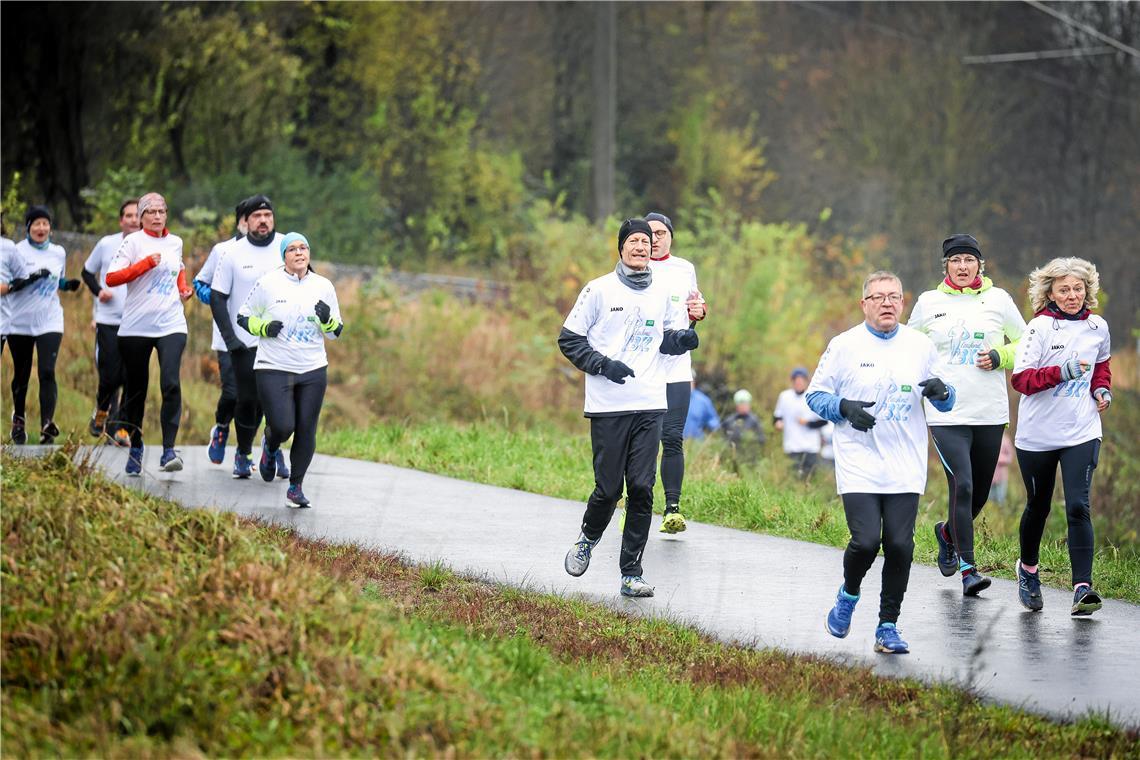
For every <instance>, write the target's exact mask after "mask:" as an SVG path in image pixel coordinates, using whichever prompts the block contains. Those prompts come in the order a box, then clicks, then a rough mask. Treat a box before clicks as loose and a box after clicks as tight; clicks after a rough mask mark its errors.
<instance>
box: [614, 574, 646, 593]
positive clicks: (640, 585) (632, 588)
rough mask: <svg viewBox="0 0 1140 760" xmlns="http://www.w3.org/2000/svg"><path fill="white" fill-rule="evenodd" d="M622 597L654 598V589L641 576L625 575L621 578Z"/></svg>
mask: <svg viewBox="0 0 1140 760" xmlns="http://www.w3.org/2000/svg"><path fill="white" fill-rule="evenodd" d="M621 595H622V596H653V587H652V586H650V585H649V584H648V583H646V582H645V579H644V578H642V577H641V576H640V575H623V576H622V577H621Z"/></svg>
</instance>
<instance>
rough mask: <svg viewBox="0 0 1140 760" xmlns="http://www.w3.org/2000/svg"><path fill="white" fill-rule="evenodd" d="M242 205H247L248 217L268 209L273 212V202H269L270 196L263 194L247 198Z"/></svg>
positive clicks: (246, 212)
mask: <svg viewBox="0 0 1140 760" xmlns="http://www.w3.org/2000/svg"><path fill="white" fill-rule="evenodd" d="M242 203H244V204H245V215H246V216H249V215H250V214H252V213H253V212H254V211H261V210H262V209H268V210H270V211H272V210H273V201H271V200H269V197H268V196H265V195H261V194H258V195H254V196H252V197H250V198H246V199H245V200H244V201H242ZM239 205H241V204H239Z"/></svg>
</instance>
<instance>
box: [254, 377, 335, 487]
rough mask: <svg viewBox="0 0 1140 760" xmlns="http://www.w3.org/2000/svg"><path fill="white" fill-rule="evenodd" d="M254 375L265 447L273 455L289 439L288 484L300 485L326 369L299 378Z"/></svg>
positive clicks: (313, 437) (314, 437) (311, 446)
mask: <svg viewBox="0 0 1140 760" xmlns="http://www.w3.org/2000/svg"><path fill="white" fill-rule="evenodd" d="M254 374H255V375H256V376H257V393H258V395H259V396H260V397H261V405H262V408H263V409H264V410H265V420H266V426H265V428H266V429H265V444H266V446H267V447H268V448H269V450H270V451H277V449H279V448H281V444H282V443H284V442H285V441H287V440H289V436H292V437H293V445H292V446H290V447H289V470H290V475H289V482H290V483H293V484H297V483H301V482H303V481H304V480H305V473H306V472H307V471H308V469H309V464H310V463H311V462H312V461H313V454H314V453H315V452H316V450H317V422H318V421H319V420H320V418H321V405H322V404H323V403H324V400H325V388H326V387H327V386H328V367H321V368H320V369H315V370H312V371H311V372H305V373H302V374H297V373H295V372H282V371H280V370H276V369H259V370H257V371H256V372H255V373H254Z"/></svg>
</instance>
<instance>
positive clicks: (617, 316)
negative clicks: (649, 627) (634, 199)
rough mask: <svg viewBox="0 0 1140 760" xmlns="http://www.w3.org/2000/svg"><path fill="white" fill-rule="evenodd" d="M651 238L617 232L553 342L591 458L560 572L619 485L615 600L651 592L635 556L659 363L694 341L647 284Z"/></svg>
mask: <svg viewBox="0 0 1140 760" xmlns="http://www.w3.org/2000/svg"><path fill="white" fill-rule="evenodd" d="M652 234H653V230H652V229H651V228H650V226H649V224H648V223H647V222H646V221H645V220H644V219H627V220H626V221H624V222H622V225H621V229H620V230H619V232H618V256H619V259H618V262H617V266H616V268H615V270H614V271H613V272H612V273H610V274H607V275H604V276H602V277H599V278H597V279H596V280H592V281H590V282H589V283H588V284H587V285H586V287H585V288H583V290H582V292H581V293H580V294H579V296H578V300H577V302H576V304H575V306H574V309H573V310H572V311H571V312H570V315H569V316H568V317H566V322H565V323H564V324H563V326H562V332H561V333H560V334H559V336H558V347H559V349H561V351H562V354H563V355H564V356H565V357H566V358H567V359H569V360H570V363H571V364H573V365H574V366H575V367H577V368H578V369H580V370H582V371H583V372H585V373H586V404H585V416H586V417H588V418H589V420H590V440H591V444H592V448H593V455H594V456H593V459H594V492H593V493H592V494H591V495H590V498H589V501H588V502H587V503H586V513H585V516H584V517H583V519H582V531H581V534H580V535H579V536H578V540H577V541H576V542H575V543H574V545H573V546H572V547H571V548H570V551H569V552H568V553H567V554H566V559H565V563H564V566H565V568H566V572H568V573H569V574H570V575H573V576H579V575H582V574H583V573H584V572H586V568H588V567H589V565H590V554H591V552H592V551H593V549H594V547H595V546H596V545H597V543H598V541H600V540H601V538H602V533H603V532H604V531H605V529H606V526H608V525H609V522H610V519H611V518H612V517H613V514H614V507H615V506H616V504H617V500H618V498H619V497H620V496H621V494H622V485H623V483H624V485H625V486H626V489H627V496H628V498H627V506H626V513H627V516H626V521H625V526H624V529H623V531H622V548H621V559H620V565H621V575H622V578H621V593H622V595H623V596H653V587H652V586H650V585H649V584H648V583H646V582H645V580H644V578H642V565H641V555H642V552H644V550H645V543H646V541H647V540H648V538H649V526H650V523H651V521H652V518H653V484H654V481H655V480H656V479H657V478H656V474H657V473H656V469H657V468H656V464H657V449H658V446H660V443H661V423H662V419H663V418H664V416H665V409H666V407H667V403H666V393H665V372H666V367H665V363H664V362H662V361H661V358H662V354H669V355H679V354H681V353H684V352H685V351H690V350H692V349H694V348H696V347H697V344H698V339H697V333H696V331H695V330H692V329H688V328H687V325H686V323H687V321H688V320H687V319H686V314H685V310H684V309H683V308H682V307H681V306H680V304H678V303H676V302H673V301H671V300H670V299H671V296H672V294H673V291H672V290H671V289H670V287H669V286H668V285H667V284H664V283H660V282H655V281H654V277H653V273H652V271H651V270H650V268H649V257H650V250H651V245H652V244H651V242H650V240H651V236H652Z"/></svg>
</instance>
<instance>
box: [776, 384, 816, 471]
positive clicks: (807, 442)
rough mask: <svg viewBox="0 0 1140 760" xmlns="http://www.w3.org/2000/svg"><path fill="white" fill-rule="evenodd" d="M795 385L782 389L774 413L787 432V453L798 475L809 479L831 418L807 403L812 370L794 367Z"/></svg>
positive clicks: (785, 438)
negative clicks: (814, 409)
mask: <svg viewBox="0 0 1140 760" xmlns="http://www.w3.org/2000/svg"><path fill="white" fill-rule="evenodd" d="M791 379H792V387H791V388H785V389H784V390H782V391H780V395H779V397H777V399H776V409H775V411H774V412H773V413H772V417H773V419H774V421H775V427H776V429H777V430H780V431H782V432H783V434H784V453H785V454H786V455H787V456H788V459H789V460H791V463H792V466H793V467H794V468H795V471H796V476H797V477H799V478H800V479H801V480H807V479H808V478H810V477H811V474H812V472H814V471H815V466H816V463H817V462H818V461H819V450H820V447H821V446H822V445H823V442H822V440H821V439H820V436H819V430H820V428H822V427H823V426H824V425H826V424H827V420H825V419H823V418H822V417H820V416H819V415H818V414H816V413H815V412H813V411H812V410H811V409H810V408H809V407H808V404H807V396H805V395H804V391H806V390H807V387H808V371H807V370H806V369H804V368H803V367H796V368H795V369H793V370H792V378H791Z"/></svg>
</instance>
